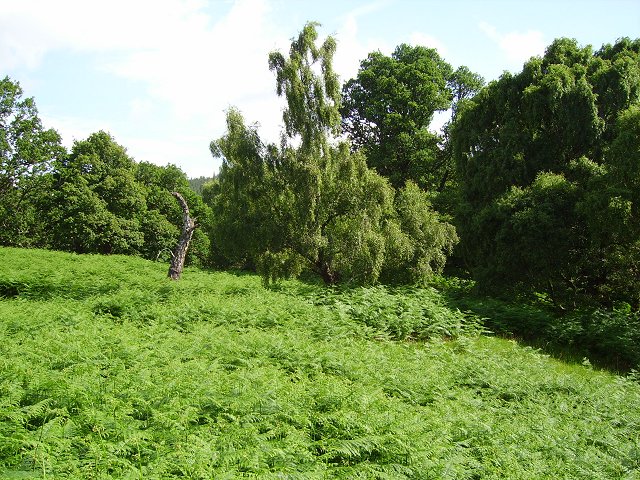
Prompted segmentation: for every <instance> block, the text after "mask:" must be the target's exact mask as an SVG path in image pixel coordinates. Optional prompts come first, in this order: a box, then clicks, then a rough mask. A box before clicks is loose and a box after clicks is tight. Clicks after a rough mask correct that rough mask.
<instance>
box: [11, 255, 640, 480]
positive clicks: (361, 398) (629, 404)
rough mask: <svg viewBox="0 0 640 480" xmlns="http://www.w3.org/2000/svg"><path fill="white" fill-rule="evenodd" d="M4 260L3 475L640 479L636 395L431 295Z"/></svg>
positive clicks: (119, 261) (124, 261)
mask: <svg viewBox="0 0 640 480" xmlns="http://www.w3.org/2000/svg"><path fill="white" fill-rule="evenodd" d="M166 269H167V267H166V265H162V264H157V263H152V262H147V261H144V260H140V259H136V258H131V257H121V256H112V257H100V256H74V255H70V254H65V253H56V252H44V251H37V250H31V251H27V250H19V249H9V248H1V249H0V297H1V299H0V419H1V420H0V478H56V479H58V478H78V479H92V478H96V479H97V478H102V479H106V478H132V479H135V478H139V479H143V478H144V479H154V478H157V479H165V478H194V479H208V478H216V479H225V478H229V479H231V478H244V477H253V478H265V479H268V478H272V479H285V478H289V479H316V478H317V479H325V478H327V479H329V478H345V479H353V478H361V479H368V478H381V479H382V478H386V479H403V478H409V479H431V478H445V479H446V478H451V479H464V478H469V479H471V478H477V479H480V478H482V479H485V478H487V479H488V478H495V479H498V478H518V479H541V478H553V479H556V478H584V479H597V478H602V479H611V478H620V479H636V478H640V385H638V384H637V383H635V382H633V381H631V380H626V379H623V378H621V377H616V376H614V375H611V374H609V373H606V372H601V371H596V370H594V369H592V368H591V367H589V366H582V365H570V364H565V363H561V362H559V361H557V360H553V359H551V358H548V357H547V356H545V355H542V354H541V353H539V352H537V351H535V350H533V349H531V348H525V347H521V346H519V345H518V344H516V343H515V342H512V341H507V340H502V339H497V338H491V337H490V336H488V335H485V334H482V327H481V326H480V325H479V322H478V320H477V318H475V317H473V316H471V315H464V314H462V313H460V312H458V311H453V310H450V309H449V308H447V307H446V304H445V303H444V302H443V300H442V298H441V297H440V295H439V294H438V292H437V291H435V290H432V289H424V290H420V289H401V290H395V291H390V290H388V289H385V288H382V287H375V288H360V289H355V290H351V291H330V290H325V289H323V288H321V287H314V286H310V285H305V284H303V283H299V282H285V283H283V284H282V285H281V286H279V287H278V288H275V289H265V288H264V287H263V286H262V285H261V283H260V280H259V279H258V278H257V277H254V276H250V275H232V274H229V273H218V272H214V273H210V272H202V271H198V270H189V269H187V270H186V271H185V273H184V276H183V279H182V280H181V281H179V282H170V281H169V280H167V279H166V278H165V277H166Z"/></svg>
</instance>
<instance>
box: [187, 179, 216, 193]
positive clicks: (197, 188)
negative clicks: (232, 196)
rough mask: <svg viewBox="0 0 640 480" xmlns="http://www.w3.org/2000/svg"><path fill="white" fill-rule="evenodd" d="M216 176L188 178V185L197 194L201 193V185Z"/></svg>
mask: <svg viewBox="0 0 640 480" xmlns="http://www.w3.org/2000/svg"><path fill="white" fill-rule="evenodd" d="M215 178H216V177H215V176H213V177H198V178H190V179H189V186H190V187H191V189H192V190H193V191H194V192H196V193H197V194H198V195H202V186H203V185H204V184H205V183H207V182H208V181H210V180H214V179H215Z"/></svg>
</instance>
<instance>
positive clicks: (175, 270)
mask: <svg viewBox="0 0 640 480" xmlns="http://www.w3.org/2000/svg"><path fill="white" fill-rule="evenodd" d="M171 195H173V196H174V197H176V199H177V200H178V203H180V206H181V207H182V233H181V234H180V240H178V244H177V245H176V248H175V249H174V251H173V257H172V258H171V265H170V266H169V278H171V279H172V280H178V279H179V278H180V275H181V274H182V269H183V268H184V259H185V258H186V256H187V249H188V248H189V242H191V236H192V235H193V231H194V230H195V229H196V222H195V219H193V218H191V216H190V215H189V207H188V205H187V202H186V201H185V199H184V197H183V196H182V195H180V194H179V193H178V192H171Z"/></svg>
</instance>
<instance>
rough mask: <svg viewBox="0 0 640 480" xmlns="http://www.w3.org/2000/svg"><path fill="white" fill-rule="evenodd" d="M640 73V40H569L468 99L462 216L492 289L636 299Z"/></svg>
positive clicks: (473, 260)
mask: <svg viewBox="0 0 640 480" xmlns="http://www.w3.org/2000/svg"><path fill="white" fill-rule="evenodd" d="M638 75H640V42H638V41H634V42H632V41H630V40H628V39H623V40H620V41H619V42H618V43H617V44H616V45H614V46H605V47H603V48H602V49H601V50H600V51H598V52H596V53H593V52H592V50H591V48H590V47H586V48H581V47H578V45H577V44H576V42H575V41H572V40H568V39H560V40H556V41H555V42H554V43H553V44H552V45H551V46H550V47H549V48H548V49H547V52H546V53H545V55H544V57H543V58H534V59H532V60H530V61H529V62H528V63H527V64H525V66H524V68H523V71H522V72H521V73H519V74H517V75H511V74H505V75H503V76H502V77H501V78H500V79H499V80H498V81H495V82H492V83H491V84H490V85H489V86H488V87H487V88H485V89H483V90H482V91H481V92H480V93H479V94H478V95H477V96H476V97H475V98H474V99H473V100H472V101H470V102H468V103H466V104H465V105H464V107H463V108H462V110H461V111H460V112H459V115H458V119H457V121H456V123H455V125H454V126H453V130H452V139H453V152H454V155H455V157H456V159H457V164H458V175H459V179H460V182H461V203H460V207H459V209H458V216H457V224H458V227H459V232H460V235H461V239H462V246H463V250H464V255H465V259H466V261H467V264H468V265H469V266H470V268H471V270H472V272H473V274H474V276H475V278H477V279H478V281H479V284H480V286H481V287H482V288H485V289H486V290H489V291H494V292H497V291H501V290H502V291H504V290H513V289H514V288H515V289H516V290H520V291H539V292H546V293H547V294H549V295H551V297H552V298H553V299H554V300H555V301H556V302H557V303H558V305H561V306H565V307H566V306H571V305H573V304H575V302H578V301H580V302H583V301H585V300H586V299H591V300H595V301H598V302H603V303H605V304H608V305H611V304H612V302H615V301H625V302H628V303H631V304H632V305H634V306H636V307H637V305H638V302H639V301H640V290H639V289H638V283H637V282H636V281H635V280H630V281H629V282H627V283H625V281H623V280H622V279H623V278H626V279H627V280H628V279H635V278H637V275H636V274H635V272H637V271H638V265H639V264H638V257H637V255H636V254H635V252H636V250H637V245H636V243H637V238H638V237H637V233H636V232H638V231H639V228H640V227H639V226H638V225H640V223H639V221H640V220H639V218H638V215H637V213H635V212H637V209H638V204H637V202H638V197H637V192H636V191H637V187H636V186H634V185H635V184H634V183H633V182H635V180H633V179H634V178H636V177H637V175H636V174H637V172H635V169H636V168H635V167H634V166H633V165H634V160H633V159H634V158H635V156H637V155H636V153H637V151H638V144H637V143H638V142H637V140H636V139H637V138H638V136H637V130H638V128H637V125H638V119H639V117H638V115H637V114H636V113H634V112H635V111H637V105H638V103H639V102H640V96H639V95H640V93H639V92H640V91H639V90H638V88H637V83H638V82H637V78H638ZM635 163H637V162H635ZM624 165H626V166H624ZM628 168H630V170H626V171H625V173H624V174H621V172H622V171H623V170H624V169H628ZM616 172H617V173H616ZM622 252H626V254H624V255H623V254H622ZM623 257H624V258H623ZM594 259H602V260H603V261H596V260H594Z"/></svg>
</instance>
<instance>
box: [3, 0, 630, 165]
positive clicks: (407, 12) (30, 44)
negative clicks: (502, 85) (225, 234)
mask: <svg viewBox="0 0 640 480" xmlns="http://www.w3.org/2000/svg"><path fill="white" fill-rule="evenodd" d="M311 20H313V21H318V22H320V23H321V24H322V27H321V28H320V33H321V34H322V35H329V34H330V35H334V36H335V37H336V39H337V41H338V51H337V55H336V59H335V67H336V70H337V71H338V73H339V74H340V76H341V78H342V79H343V80H347V79H349V78H352V77H353V76H355V75H356V73H357V69H358V65H359V62H360V61H361V60H362V59H363V58H365V57H366V55H367V53H369V52H371V51H374V50H380V51H382V52H383V53H386V54H390V53H391V52H392V51H393V49H394V48H395V46H397V45H398V44H400V43H409V44H412V45H417V44H420V45H425V46H428V47H433V48H437V49H438V51H439V52H440V54H441V56H443V57H444V58H445V60H447V61H448V62H449V63H451V64H452V65H453V66H454V67H458V66H460V65H466V66H468V67H469V68H470V69H471V70H473V71H475V72H477V73H480V74H481V75H483V76H484V77H485V79H486V80H488V81H490V80H493V79H496V78H498V77H499V76H500V74H501V73H502V72H504V71H507V70H508V71H512V72H517V71H520V70H521V68H522V64H523V63H524V62H525V61H526V60H527V59H528V58H530V57H531V56H533V55H541V54H543V53H544V50H545V48H546V47H547V46H548V45H549V44H550V43H551V42H552V41H553V39H555V38H558V37H570V38H575V39H576V40H578V42H579V43H580V44H581V45H587V44H589V45H592V46H594V47H595V48H596V49H597V48H599V47H600V46H601V45H602V44H604V43H613V42H615V40H616V39H618V38H620V37H624V36H628V37H631V38H638V37H640V1H638V0H550V1H548V0H521V1H516V0H512V1H508V0H476V1H472V0H450V1H444V0H440V1H432V0H422V1H420V0H342V1H337V0H322V1H312V0H298V1H294V0H110V1H108V2H107V1H100V2H98V1H93V0H56V1H50V0H19V1H18V0H0V65H1V66H2V70H3V71H0V75H1V76H3V77H4V76H5V75H8V76H9V77H11V78H12V79H14V80H17V81H19V82H20V84H21V85H22V87H23V90H24V91H25V95H26V96H33V97H35V100H36V104H37V106H38V109H39V112H40V116H41V118H42V119H43V121H44V123H45V126H46V127H53V128H55V129H56V130H58V131H59V132H60V134H61V135H62V136H63V139H64V143H65V144H66V145H67V146H71V144H72V143H73V141H74V140H82V139H84V138H86V137H87V136H88V135H89V134H91V133H92V132H95V131H98V130H101V129H102V130H106V131H108V132H110V133H111V134H112V135H113V136H114V138H115V139H116V141H117V142H118V143H120V144H122V145H124V146H125V147H126V148H127V150H128V152H129V154H130V155H131V156H133V157H134V158H135V159H136V160H137V161H150V162H154V163H157V164H159V165H166V164H167V163H173V164H175V165H178V166H179V167H180V168H182V169H183V170H184V171H185V172H186V173H187V174H188V175H189V176H192V177H193V176H200V175H205V176H208V175H211V174H212V173H213V172H214V171H216V170H217V169H218V167H219V160H216V159H213V158H212V157H211V155H210V153H209V149H208V145H209V142H210V141H211V140H213V139H216V138H218V137H220V136H221V135H222V134H224V131H225V127H224V121H225V113H224V112H225V110H226V109H228V108H229V107H230V106H235V107H238V108H239V109H240V110H241V111H242V112H243V114H244V116H245V118H246V120H247V121H248V122H251V123H253V122H257V123H258V124H259V125H260V132H261V135H262V136H263V138H264V139H265V140H267V141H276V140H277V138H278V133H279V131H280V129H281V123H282V122H281V109H282V102H281V101H280V100H279V99H278V98H277V97H276V95H275V93H274V90H275V80H274V78H273V75H272V74H271V72H269V70H268V66H267V55H268V52H269V51H272V50H276V49H278V50H282V51H286V50H287V48H288V45H289V40H290V39H291V38H292V37H294V36H295V35H296V34H297V32H298V31H299V30H300V29H301V27H302V26H303V25H304V23H305V22H307V21H311Z"/></svg>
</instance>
